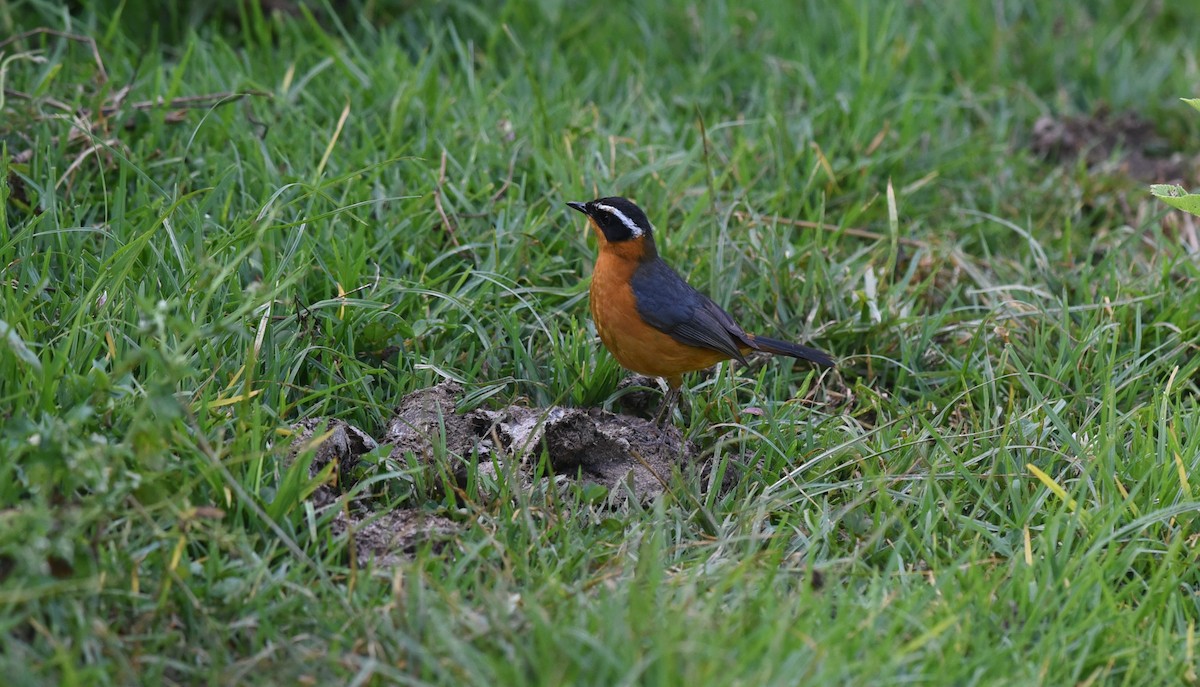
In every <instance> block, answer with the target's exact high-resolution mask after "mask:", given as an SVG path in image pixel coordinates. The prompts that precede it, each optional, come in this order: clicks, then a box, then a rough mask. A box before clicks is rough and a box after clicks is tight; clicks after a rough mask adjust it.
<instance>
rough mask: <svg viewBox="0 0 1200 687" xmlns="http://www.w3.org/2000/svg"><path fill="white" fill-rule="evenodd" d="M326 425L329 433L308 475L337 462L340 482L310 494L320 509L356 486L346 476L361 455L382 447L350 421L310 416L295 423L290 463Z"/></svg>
mask: <svg viewBox="0 0 1200 687" xmlns="http://www.w3.org/2000/svg"><path fill="white" fill-rule="evenodd" d="M322 428H324V431H323V434H326V435H327V436H325V438H324V439H321V441H320V443H319V444H318V445H317V447H316V449H315V450H314V452H313V461H312V463H311V464H310V465H309V468H308V476H309V477H310V478H311V477H316V476H317V474H318V473H320V472H321V471H322V470H324V469H325V466H327V465H329V464H330V463H333V464H334V465H335V469H334V474H335V475H336V476H337V483H336V485H334V484H326V485H323V486H321V487H318V488H317V490H316V491H315V492H314V493H313V495H312V496H311V497H310V498H311V499H312V501H313V504H314V505H315V506H316V507H317V508H323V507H325V506H328V505H330V504H331V503H333V502H334V501H336V500H337V497H338V494H339V493H340V491H344V490H346V489H349V488H350V487H351V486H353V485H351V484H348V483H347V479H346V478H345V476H346V475H349V474H350V472H351V471H352V470H353V469H354V467H355V466H356V465H357V464H358V457H359V456H361V455H362V454H364V453H367V452H369V451H374V450H375V448H376V447H377V446H378V444H377V443H375V440H374V439H372V438H371V436H370V435H369V434H367V433H366V432H364V431H362V430H361V429H359V428H357V427H355V426H354V425H352V424H350V423H348V422H344V421H342V420H338V419H326V418H321V417H315V418H309V419H307V420H301V421H300V422H298V423H296V424H295V425H292V432H293V434H292V446H291V450H290V451H289V453H288V463H290V462H291V461H292V460H294V459H295V457H296V454H297V453H299V452H300V451H301V450H303V449H304V448H306V447H308V446H309V445H310V444H311V443H312V441H313V437H314V435H316V434H317V430H320V429H322ZM318 438H319V437H318Z"/></svg>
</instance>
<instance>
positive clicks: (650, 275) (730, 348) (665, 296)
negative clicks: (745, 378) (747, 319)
mask: <svg viewBox="0 0 1200 687" xmlns="http://www.w3.org/2000/svg"><path fill="white" fill-rule="evenodd" d="M629 283H630V286H631V287H632V288H633V296H634V298H635V299H636V301H637V311H638V314H639V315H641V317H642V319H643V320H645V321H646V322H647V323H648V324H650V326H652V327H654V328H655V329H657V330H659V331H661V332H664V333H665V334H667V335H668V336H670V337H671V338H672V339H675V340H676V341H678V342H679V343H682V344H687V345H689V346H696V347H698V348H708V349H712V350H714V351H720V352H721V353H724V354H726V355H728V356H729V357H730V358H736V359H737V360H740V361H742V362H743V363H744V362H746V359H745V358H744V357H742V352H741V350H740V349H741V346H748V345H750V341H749V340H748V339H747V337H746V333H745V332H744V331H742V328H741V327H739V326H738V325H737V323H736V322H734V321H733V318H732V317H730V316H729V313H727V312H725V311H724V310H722V309H721V306H719V305H717V304H716V303H714V302H713V301H712V299H711V298H709V297H708V296H705V295H704V294H702V293H700V292H699V291H697V290H696V289H693V288H692V287H691V286H689V285H688V283H687V282H686V281H684V280H683V277H681V276H679V273H678V272H676V271H675V270H673V269H671V266H670V265H668V264H667V263H665V262H663V261H662V260H661V259H658V258H656V259H654V260H651V261H649V262H646V263H643V264H642V265H641V266H640V267H638V269H637V270H636V271H635V272H634V273H633V276H632V277H631V278H630V280H629Z"/></svg>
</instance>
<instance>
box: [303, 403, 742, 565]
mask: <svg viewBox="0 0 1200 687" xmlns="http://www.w3.org/2000/svg"><path fill="white" fill-rule="evenodd" d="M462 393H463V390H462V387H461V386H459V385H458V384H455V383H454V382H442V383H441V384H437V385H435V386H432V387H429V388H426V389H420V390H418V391H415V392H413V393H411V394H409V395H408V396H405V397H404V398H403V399H402V400H401V401H400V405H399V406H398V407H397V408H396V409H395V411H394V412H393V414H392V418H391V420H389V421H388V423H387V425H386V427H385V428H384V432H383V436H381V437H380V438H379V440H378V443H377V442H376V441H375V440H374V439H372V438H371V437H370V436H369V435H368V434H367V433H366V432H363V431H362V430H361V429H358V428H356V427H354V426H352V425H349V424H347V423H345V422H343V421H341V420H326V419H324V418H311V419H308V420H305V421H303V422H301V423H299V424H297V425H296V426H295V427H294V428H293V430H294V432H295V438H294V439H293V442H292V450H291V456H292V457H294V456H295V455H296V454H297V453H298V452H299V451H300V450H302V449H304V448H305V447H308V446H310V445H311V443H312V442H313V441H314V440H316V439H321V436H319V435H318V436H315V435H317V432H318V430H320V429H321V428H325V430H324V434H325V436H324V438H323V439H321V443H320V444H319V446H317V447H316V449H315V455H314V459H313V462H312V466H311V467H310V474H311V475H316V474H317V473H318V472H319V471H320V470H322V469H324V467H325V466H327V465H329V464H330V463H331V462H334V463H336V465H337V475H338V480H337V483H336V484H329V485H325V486H322V487H320V488H319V489H318V490H317V492H316V493H314V494H313V496H312V500H313V502H314V505H315V506H316V507H318V508H325V507H329V506H333V505H334V504H336V503H337V499H338V496H339V495H340V494H342V493H345V492H346V491H347V490H349V489H350V488H352V487H353V486H354V485H353V484H351V483H348V482H350V481H351V478H350V477H349V475H351V474H352V473H353V472H354V471H353V470H352V468H353V467H354V466H355V465H357V464H358V462H359V456H361V455H363V454H364V453H367V452H369V451H373V450H375V449H376V448H377V447H378V446H384V447H390V448H389V449H388V451H389V455H388V458H389V460H391V461H396V462H399V463H401V464H404V463H406V462H407V461H408V456H409V455H412V456H415V457H416V459H417V460H418V461H419V462H421V463H422V464H425V465H428V466H430V467H431V468H432V467H439V468H442V469H445V470H446V471H447V473H448V474H450V475H452V476H453V478H454V479H455V480H456V481H458V482H459V486H464V485H465V483H466V477H467V474H468V469H469V468H470V467H471V466H472V465H474V466H476V468H475V469H476V471H477V474H479V475H480V476H484V477H491V478H492V479H496V478H498V477H499V475H500V474H501V472H503V474H505V475H512V476H515V477H516V478H517V481H518V484H517V485H514V488H517V487H519V488H522V489H526V490H528V489H532V488H533V487H534V486H535V484H536V479H537V477H538V475H539V474H540V471H539V466H540V465H541V464H542V459H543V457H544V458H545V460H546V463H547V464H548V465H549V467H550V471H551V472H553V474H554V476H555V482H556V483H566V485H567V486H570V485H571V484H577V485H579V486H582V487H602V488H604V489H605V490H607V491H606V493H607V502H608V503H609V504H611V505H614V506H616V505H620V504H623V503H625V502H627V501H628V500H631V499H632V500H636V501H639V502H645V501H649V500H652V499H653V498H655V497H656V496H659V495H660V494H662V493H663V491H664V490H665V489H666V488H667V484H668V483H669V480H670V479H671V474H672V472H673V470H675V469H676V468H678V467H682V466H686V465H687V464H688V463H689V461H690V460H691V458H692V457H693V456H694V455H695V454H696V447H695V446H693V445H692V444H691V443H690V442H688V441H687V440H685V439H684V437H683V434H682V433H681V432H680V431H679V429H677V428H676V427H674V426H672V425H667V426H665V427H659V426H658V425H656V424H655V423H653V422H651V421H649V420H645V419H642V418H639V417H631V416H627V415H616V414H613V413H610V412H607V411H604V410H599V409H595V408H592V409H584V408H563V407H558V406H554V407H550V408H526V407H522V406H508V407H506V408H503V409H500V410H488V409H478V410H474V411H471V412H469V413H465V414H459V413H458V412H457V411H456V405H457V403H458V401H459V400H460V399H461V398H462ZM314 436H315V438H314ZM698 467H699V468H700V470H701V473H702V474H703V469H704V466H698ZM722 486H724V485H722ZM333 522H334V528H333V529H334V533H335V534H337V535H346V536H353V541H354V547H355V553H356V554H357V556H358V559H359V560H360V561H366V560H369V559H374V560H375V561H376V564H377V565H387V564H391V563H395V562H398V561H400V560H402V559H403V558H404V557H405V556H406V555H409V554H411V553H412V552H413V551H415V550H416V548H417V547H418V546H419V545H420V544H421V543H422V542H427V541H433V542H437V541H446V540H448V539H449V538H450V537H451V536H452V535H453V534H454V533H455V532H456V531H457V530H458V527H459V526H458V525H457V524H456V523H454V522H453V521H451V520H449V519H447V518H444V517H441V516H437V515H432V514H429V513H426V512H424V511H421V510H418V509H402V510H394V511H390V512H386V513H379V512H376V511H374V510H372V508H371V506H370V504H367V503H363V502H356V503H355V504H353V507H351V508H344V509H343V510H342V512H341V513H339V514H338V515H336V516H335V519H334V521H333Z"/></svg>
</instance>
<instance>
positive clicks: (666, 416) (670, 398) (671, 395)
mask: <svg viewBox="0 0 1200 687" xmlns="http://www.w3.org/2000/svg"><path fill="white" fill-rule="evenodd" d="M682 387H683V377H682V376H676V377H671V378H669V379H667V393H666V395H664V396H663V400H662V405H660V406H659V407H658V414H657V415H656V416H655V418H654V423H655V424H657V425H658V426H659V427H662V426H664V425H666V424H667V421H668V420H670V419H671V411H672V410H674V409H675V404H676V403H677V402H678V401H679V392H680V389H681V388H682Z"/></svg>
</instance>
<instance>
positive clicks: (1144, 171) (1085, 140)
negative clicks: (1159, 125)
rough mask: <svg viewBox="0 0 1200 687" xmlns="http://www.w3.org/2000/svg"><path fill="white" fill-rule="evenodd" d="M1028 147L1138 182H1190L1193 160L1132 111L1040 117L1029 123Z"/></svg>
mask: <svg viewBox="0 0 1200 687" xmlns="http://www.w3.org/2000/svg"><path fill="white" fill-rule="evenodd" d="M1030 148H1031V149H1032V150H1033V152H1034V153H1035V154H1037V155H1038V156H1039V157H1041V158H1043V159H1045V160H1048V161H1051V162H1058V163H1070V164H1074V163H1075V162H1076V161H1077V160H1079V159H1081V158H1082V159H1083V160H1085V161H1086V163H1087V165H1088V167H1089V169H1091V170H1093V171H1099V172H1107V173H1113V172H1116V173H1120V174H1123V175H1125V176H1128V177H1129V178H1131V179H1134V180H1135V181H1139V182H1142V183H1147V184H1149V183H1182V184H1190V183H1192V182H1194V181H1195V180H1196V159H1195V158H1194V157H1190V156H1186V155H1184V154H1182V153H1180V152H1178V151H1176V150H1174V149H1173V147H1172V146H1171V145H1170V142H1169V141H1167V139H1166V138H1164V137H1163V136H1161V135H1159V133H1158V131H1157V130H1156V129H1155V128H1154V125H1153V124H1152V123H1151V122H1150V121H1149V120H1147V119H1145V118H1144V117H1142V116H1141V115H1139V114H1137V113H1136V112H1131V111H1125V112H1112V111H1111V110H1109V109H1107V108H1100V109H1099V110H1097V111H1096V112H1094V113H1092V114H1090V115H1087V116H1080V117H1049V116H1046V117H1041V118H1040V119H1038V120H1037V122H1035V123H1034V125H1033V136H1032V140H1031V142H1030Z"/></svg>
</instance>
